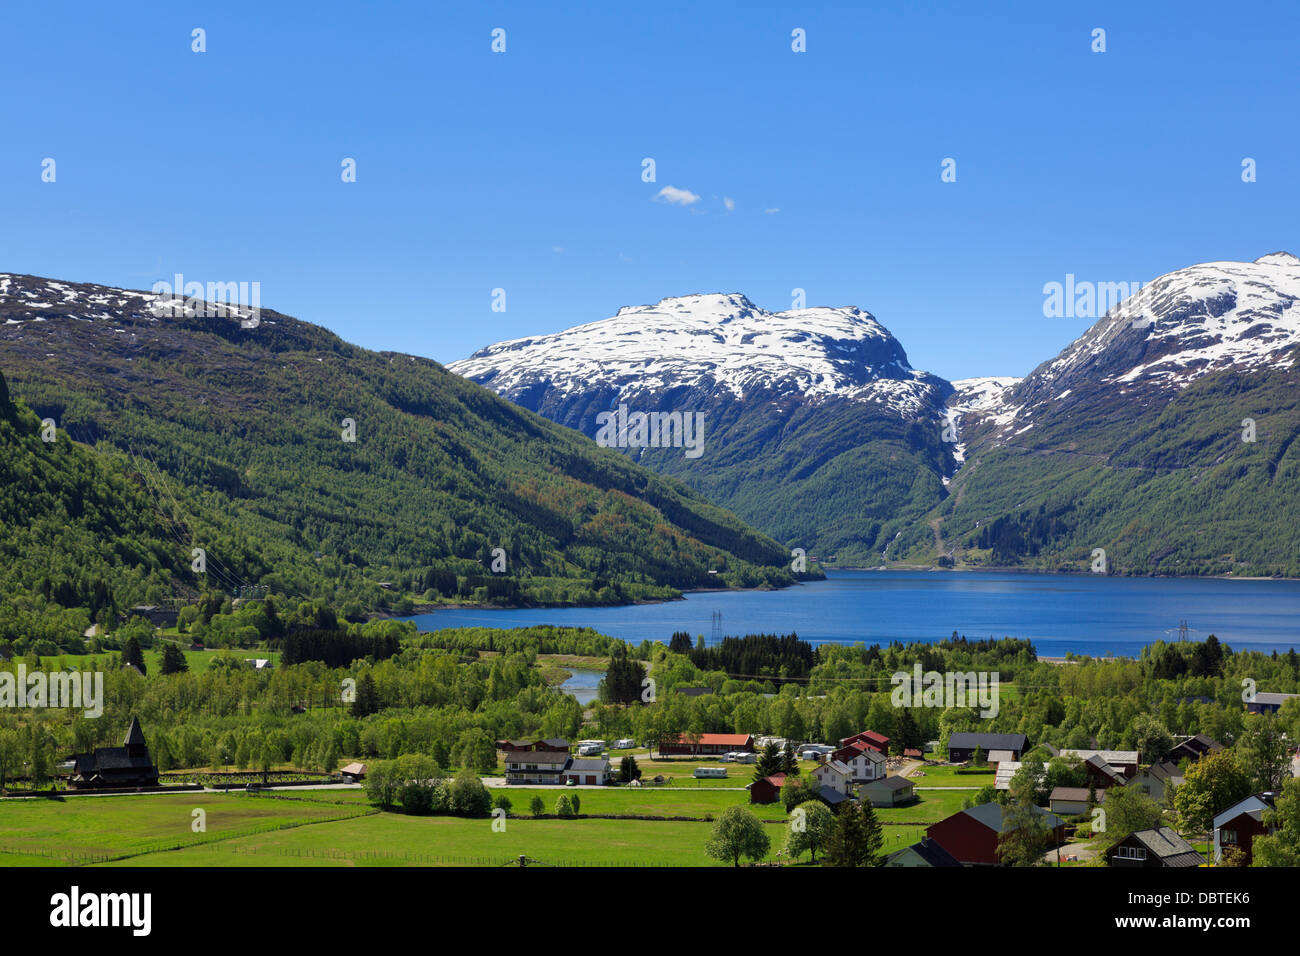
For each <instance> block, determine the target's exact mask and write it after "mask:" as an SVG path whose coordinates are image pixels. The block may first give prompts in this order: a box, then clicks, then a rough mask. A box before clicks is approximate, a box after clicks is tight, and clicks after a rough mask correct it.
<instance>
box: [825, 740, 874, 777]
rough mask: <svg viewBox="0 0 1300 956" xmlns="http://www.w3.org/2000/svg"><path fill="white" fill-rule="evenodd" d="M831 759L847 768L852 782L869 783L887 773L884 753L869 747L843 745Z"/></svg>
mask: <svg viewBox="0 0 1300 956" xmlns="http://www.w3.org/2000/svg"><path fill="white" fill-rule="evenodd" d="M832 759H835V760H838V761H839V762H840V763H842V764H844V765H845V766H846V767H848V768H849V772H850V773H852V774H853V782H854V783H870V782H871V781H873V780H879V779H880V778H881V777H884V776H885V775H886V773H887V771H886V769H885V755H884V754H882V753H881V752H880V751H879V750H873V749H871V748H870V747H865V746H858V747H845V748H844V749H843V750H837V751H836V752H835V754H834V756H833V758H832Z"/></svg>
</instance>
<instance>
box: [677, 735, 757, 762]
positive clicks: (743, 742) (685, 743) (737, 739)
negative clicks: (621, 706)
mask: <svg viewBox="0 0 1300 956" xmlns="http://www.w3.org/2000/svg"><path fill="white" fill-rule="evenodd" d="M753 749H754V735H753V734H699V735H698V736H696V737H692V736H690V735H689V734H664V736H663V737H662V738H660V740H659V752H660V753H661V754H686V755H688V756H693V757H694V756H699V755H701V754H728V753H731V752H732V751H733V750H746V751H753Z"/></svg>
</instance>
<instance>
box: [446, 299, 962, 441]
mask: <svg viewBox="0 0 1300 956" xmlns="http://www.w3.org/2000/svg"><path fill="white" fill-rule="evenodd" d="M447 367H448V368H449V369H450V370H451V371H453V372H455V373H457V374H458V375H462V376H464V377H466V378H469V379H472V380H474V381H476V382H479V383H480V384H483V385H486V386H488V387H489V388H491V389H493V390H494V391H496V392H498V393H500V394H502V395H505V396H507V397H513V396H515V395H518V394H520V393H521V392H523V391H524V390H526V389H529V388H532V387H536V386H539V385H541V386H544V387H547V388H550V389H556V390H559V391H560V392H562V393H565V394H569V393H574V392H582V391H588V390H591V389H593V388H597V387H601V386H613V387H616V388H624V387H629V388H634V389H635V390H636V391H638V392H654V391H659V390H666V389H669V388H676V387H680V386H682V385H703V386H708V387H712V388H713V389H716V390H719V391H722V392H725V393H729V394H730V395H732V396H733V397H734V398H736V399H744V398H746V397H747V396H751V395H752V394H754V393H755V392H776V393H779V394H797V395H801V396H803V397H805V398H807V399H809V400H812V401H816V400H819V399H824V398H829V397H832V396H837V397H845V398H849V399H853V400H857V401H864V402H876V403H881V404H885V405H889V406H891V407H893V408H895V409H897V410H898V411H899V412H900V413H902V414H906V415H908V416H909V417H919V416H922V415H930V414H933V410H934V406H935V403H936V399H937V397H938V393H939V392H940V391H941V390H942V382H941V380H939V379H936V378H935V377H934V376H932V375H929V374H927V373H925V372H919V371H916V370H915V369H913V368H912V367H911V365H909V364H908V361H907V355H906V353H905V352H904V351H903V348H902V346H901V345H900V344H899V343H898V341H897V340H896V339H895V338H894V337H893V336H892V335H891V334H890V333H889V331H888V330H887V329H885V328H884V327H883V326H882V325H880V323H879V322H877V321H876V319H875V318H874V317H873V316H872V315H871V314H870V313H868V312H864V311H863V310H861V309H858V308H855V307H846V308H811V309H794V310H790V311H787V312H768V311H766V310H764V309H761V308H759V307H758V306H756V305H754V303H752V302H750V301H749V299H747V298H745V296H743V295H735V294H721V293H715V294H706V295H688V296H679V297H672V298H666V299H662V300H660V301H659V302H657V303H655V304H654V305H641V306H627V307H624V308H621V309H619V310H618V312H617V313H616V314H615V315H613V316H612V317H610V318H607V319H601V320H599V321H596V322H588V323H585V324H583V325H578V326H575V327H573V328H571V329H567V330H565V331H563V332H559V333H556V334H554V335H543V336H534V337H528V338H521V339H512V340H510V341H506V342H498V343H497V344H495V345H490V346H488V347H487V348H484V349H481V350H479V351H477V352H475V353H474V354H473V355H471V356H470V357H469V358H467V359H463V360H461V361H458V362H452V363H451V364H450V365H448V366H447Z"/></svg>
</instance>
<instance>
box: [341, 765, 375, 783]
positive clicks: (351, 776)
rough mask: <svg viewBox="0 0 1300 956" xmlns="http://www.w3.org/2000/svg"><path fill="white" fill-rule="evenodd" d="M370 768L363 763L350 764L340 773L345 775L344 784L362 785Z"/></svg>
mask: <svg viewBox="0 0 1300 956" xmlns="http://www.w3.org/2000/svg"><path fill="white" fill-rule="evenodd" d="M369 769H370V768H369V767H367V766H366V765H365V764H363V763H350V764H348V765H347V766H346V767H344V768H343V769H342V770H340V771H339V773H341V774H343V782H344V783H360V782H361V781H362V780H365V779H366V772H367V771H368V770H369Z"/></svg>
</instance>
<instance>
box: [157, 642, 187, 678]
mask: <svg viewBox="0 0 1300 956" xmlns="http://www.w3.org/2000/svg"><path fill="white" fill-rule="evenodd" d="M189 669H190V664H189V661H187V660H186V659H185V652H184V651H182V650H181V649H180V647H178V646H177V645H175V644H172V643H167V644H164V645H163V652H162V673H164V674H180V673H182V672H184V671H187V670H189Z"/></svg>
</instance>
